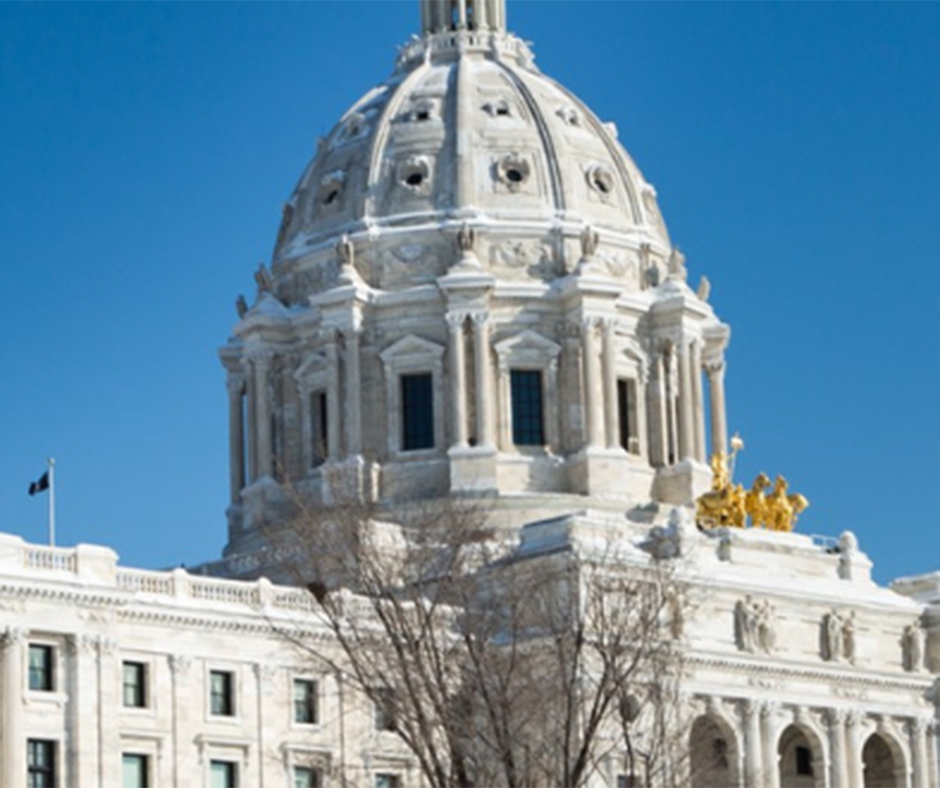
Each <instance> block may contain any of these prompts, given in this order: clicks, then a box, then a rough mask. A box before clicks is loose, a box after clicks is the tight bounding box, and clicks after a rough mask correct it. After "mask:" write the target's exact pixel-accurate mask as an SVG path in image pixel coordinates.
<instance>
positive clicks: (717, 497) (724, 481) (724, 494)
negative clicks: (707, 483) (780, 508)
mask: <svg viewBox="0 0 940 788" xmlns="http://www.w3.org/2000/svg"><path fill="white" fill-rule="evenodd" d="M710 465H711V469H712V489H711V490H710V491H709V492H707V493H705V494H704V495H701V496H700V497H699V499H698V501H697V502H696V519H697V520H698V522H699V524H701V525H703V526H706V527H713V528H714V527H717V526H732V527H734V528H743V527H744V522H745V519H746V517H747V514H746V511H745V506H744V500H745V496H744V488H743V487H742V486H741V485H740V484H732V482H731V471H730V468H729V464H728V459H727V456H726V455H725V453H724V452H716V453H715V454H713V455H712V458H711V461H710Z"/></svg>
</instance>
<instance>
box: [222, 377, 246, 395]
mask: <svg viewBox="0 0 940 788" xmlns="http://www.w3.org/2000/svg"><path fill="white" fill-rule="evenodd" d="M225 386H226V388H228V392H229V394H231V395H233V396H235V395H240V394H244V392H245V379H244V378H243V377H242V376H241V375H229V377H228V379H227V380H226V381H225Z"/></svg>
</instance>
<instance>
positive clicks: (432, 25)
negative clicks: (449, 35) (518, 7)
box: [421, 0, 506, 35]
mask: <svg viewBox="0 0 940 788" xmlns="http://www.w3.org/2000/svg"><path fill="white" fill-rule="evenodd" d="M421 27H422V31H423V32H424V33H425V35H427V34H428V33H439V32H444V31H446V30H451V29H452V28H457V29H458V30H466V29H470V30H505V29H506V2H505V0H422V1H421Z"/></svg>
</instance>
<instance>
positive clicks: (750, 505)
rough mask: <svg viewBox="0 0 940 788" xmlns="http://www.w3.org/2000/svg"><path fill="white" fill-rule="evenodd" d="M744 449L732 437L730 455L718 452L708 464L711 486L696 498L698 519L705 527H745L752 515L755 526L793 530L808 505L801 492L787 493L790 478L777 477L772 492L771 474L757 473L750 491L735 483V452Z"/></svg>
mask: <svg viewBox="0 0 940 788" xmlns="http://www.w3.org/2000/svg"><path fill="white" fill-rule="evenodd" d="M742 448H744V442H743V441H742V440H741V439H740V438H739V437H738V436H737V435H736V436H735V437H734V438H732V440H731V454H730V456H729V455H726V454H725V452H723V451H718V452H716V453H715V454H713V455H712V458H711V460H710V461H709V464H710V466H711V471H712V489H711V490H709V491H708V492H706V493H705V494H703V495H701V496H699V498H698V500H697V501H696V521H697V522H698V524H699V526H701V527H703V528H714V527H716V526H734V527H737V528H744V527H745V525H746V524H747V518H748V517H750V520H751V527H752V528H768V529H770V530H774V531H792V530H793V525H794V523H795V522H796V518H797V515H798V514H800V513H801V512H802V511H803V510H805V509H806V507H807V506H809V501H807V500H806V498H804V497H803V496H802V495H798V494H793V495H790V494H788V492H787V490H788V488H787V480H786V479H784V478H783V477H782V476H778V477H777V479H776V482H775V483H774V485H773V490H772V492H771V493H769V494H768V493H767V492H766V491H767V489H768V488H769V487H770V486H771V484H770V477H769V476H767V474H766V473H760V474H758V476H757V478H756V479H755V480H754V484H752V485H751V489H750V490H748V491H747V492H745V491H744V488H743V487H742V486H741V485H740V484H734V481H733V479H732V475H733V473H732V469H733V468H734V457H735V454H736V453H737V452H738V451H740V450H741V449H742Z"/></svg>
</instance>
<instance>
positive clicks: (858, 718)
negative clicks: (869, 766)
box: [845, 711, 865, 786]
mask: <svg viewBox="0 0 940 788" xmlns="http://www.w3.org/2000/svg"><path fill="white" fill-rule="evenodd" d="M863 721H864V716H863V715H862V714H860V713H859V712H855V711H850V712H849V713H848V716H847V717H846V718H845V722H846V727H845V760H846V765H845V773H846V778H847V779H846V785H853V786H854V785H864V784H865V777H864V771H863V769H862V742H861V733H862V723H863Z"/></svg>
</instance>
